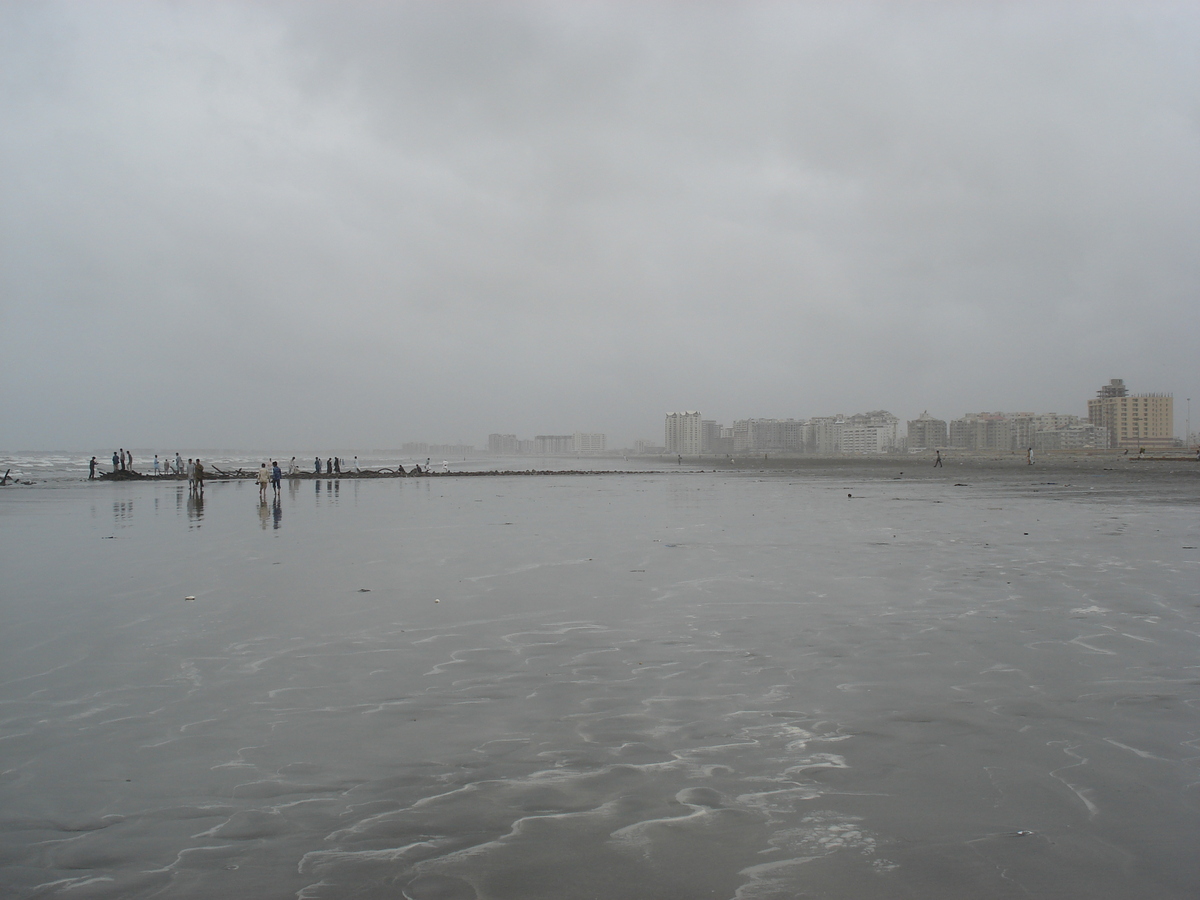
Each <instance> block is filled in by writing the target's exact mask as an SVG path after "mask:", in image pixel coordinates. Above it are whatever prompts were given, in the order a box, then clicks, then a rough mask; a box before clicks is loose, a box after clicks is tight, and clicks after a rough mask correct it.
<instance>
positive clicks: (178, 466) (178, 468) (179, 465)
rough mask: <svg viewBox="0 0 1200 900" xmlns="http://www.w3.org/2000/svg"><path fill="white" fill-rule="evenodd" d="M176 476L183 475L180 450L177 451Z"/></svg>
mask: <svg viewBox="0 0 1200 900" xmlns="http://www.w3.org/2000/svg"><path fill="white" fill-rule="evenodd" d="M175 474H176V475H182V474H183V460H182V459H181V458H180V456H179V451H178V450H176V451H175Z"/></svg>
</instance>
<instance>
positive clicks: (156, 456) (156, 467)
mask: <svg viewBox="0 0 1200 900" xmlns="http://www.w3.org/2000/svg"><path fill="white" fill-rule="evenodd" d="M160 474H161V473H160V472H159V471H158V454H157V453H155V454H154V477H155V478H157V477H158V476H159V475H160Z"/></svg>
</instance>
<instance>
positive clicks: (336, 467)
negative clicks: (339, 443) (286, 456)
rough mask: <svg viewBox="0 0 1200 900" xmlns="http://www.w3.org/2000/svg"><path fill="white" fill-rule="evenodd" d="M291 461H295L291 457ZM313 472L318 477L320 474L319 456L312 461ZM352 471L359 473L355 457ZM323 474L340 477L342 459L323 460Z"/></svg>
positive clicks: (334, 457)
mask: <svg viewBox="0 0 1200 900" xmlns="http://www.w3.org/2000/svg"><path fill="white" fill-rule="evenodd" d="M292 459H295V457H292ZM313 471H314V472H315V473H316V474H318V475H320V474H321V457H319V456H318V457H316V458H315V459H313ZM352 471H355V472H357V471H359V468H358V457H357V456H356V457H354V467H353V470H352ZM325 474H326V475H341V474H342V459H341V457H339V456H331V457H329V458H328V459H326V460H325Z"/></svg>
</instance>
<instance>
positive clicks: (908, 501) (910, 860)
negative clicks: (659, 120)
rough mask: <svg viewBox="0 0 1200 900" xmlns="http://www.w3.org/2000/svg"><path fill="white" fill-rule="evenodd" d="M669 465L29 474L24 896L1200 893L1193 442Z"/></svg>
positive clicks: (21, 753)
mask: <svg viewBox="0 0 1200 900" xmlns="http://www.w3.org/2000/svg"><path fill="white" fill-rule="evenodd" d="M185 455H186V454H185ZM434 462H435V463H440V460H435V461H434ZM567 463H570V464H571V465H570V466H568V465H567ZM576 463H577V461H570V460H569V461H566V462H565V463H564V464H563V465H562V466H561V467H560V468H568V467H581V466H577V465H576ZM533 465H534V464H531V467H533ZM605 467H606V468H612V469H627V468H632V466H626V464H625V462H624V461H622V460H620V459H617V460H615V461H611V462H610V463H609V464H606V465H605ZM475 468H476V469H478V468H479V467H478V466H476V467H475ZM538 468H542V467H541V466H538ZM597 468H599V467H597ZM645 468H646V471H640V472H631V471H613V472H597V473H595V474H591V475H585V476H579V475H568V474H566V473H553V472H546V473H544V474H539V475H537V476H536V477H528V476H519V475H496V476H494V477H489V478H477V477H474V478H456V477H444V476H443V477H426V478H389V479H354V478H343V479H336V478H320V479H315V478H314V479H306V480H303V481H300V480H294V481H287V480H285V483H284V485H283V490H282V496H281V497H280V498H279V500H278V502H276V501H273V500H269V501H268V502H267V503H266V504H260V503H259V502H258V496H257V491H256V490H255V487H254V485H253V484H251V483H249V482H246V481H236V480H234V481H225V482H221V481H217V482H214V483H211V484H210V485H209V486H208V487H207V488H206V490H205V492H204V496H203V499H202V500H198V499H197V498H196V497H194V496H192V495H190V494H189V492H188V490H187V488H186V485H184V484H182V483H178V482H173V481H169V480H160V481H157V482H156V481H154V480H153V479H149V480H144V481H137V482H129V483H103V484H99V483H86V482H82V481H80V480H78V478H73V479H58V480H50V481H47V482H46V483H43V484H40V485H33V486H25V485H18V486H16V487H15V488H14V487H12V486H9V487H6V488H4V489H3V492H0V546H3V547H4V555H5V566H4V568H5V577H4V588H3V592H2V597H0V614H2V619H3V622H4V627H3V629H0V825H2V837H0V886H2V887H3V891H2V892H3V893H4V894H5V896H13V897H20V898H32V897H56V896H64V897H67V896H69V897H71V898H93V897H97V898H98V897H103V898H110V897H111V898H116V897H121V898H131V897H133V898H142V897H145V898H149V897H173V898H175V897H181V898H201V897H204V898H210V897H222V898H285V897H286V898H335V897H336V898H343V897H355V896H357V897H377V896H395V897H406V898H410V900H435V898H436V900H472V898H477V900H484V898H488V900H510V898H511V900H518V898H519V900H532V898H546V900H550V898H555V900H564V898H572V900H573V898H585V897H597V898H614V900H635V898H636V900H644V898H662V900H676V898H678V900H691V898H696V897H716V898H721V900H783V898H796V897H812V898H817V897H821V898H850V897H853V898H856V900H863V898H867V900H870V898H879V900H883V898H889V900H891V898H904V897H913V898H922V900H943V898H944V900H951V898H955V900H958V898H962V897H968V896H969V897H973V898H1005V900H1007V898H1018V897H1021V898H1026V897H1031V896H1033V897H1087V898H1112V900H1118V898H1120V900H1127V898H1130V897H1154V898H1166V900H1171V898H1181V900H1182V898H1192V897H1195V896H1196V894H1197V892H1198V891H1200V873H1198V872H1197V869H1196V866H1195V863H1194V860H1193V851H1192V847H1193V846H1194V844H1195V841H1196V838H1197V836H1198V835H1200V827H1198V826H1200V808H1198V797H1197V789H1198V788H1197V785H1198V784H1200V772H1198V767H1197V762H1196V760H1197V757H1198V751H1200V715H1198V709H1197V707H1198V705H1200V680H1198V678H1197V676H1198V673H1200V664H1198V663H1197V654H1196V650H1197V643H1198V640H1200V592H1198V591H1197V587H1196V585H1197V584H1200V549H1197V548H1198V547H1200V517H1198V516H1197V511H1198V509H1200V465H1197V464H1196V463H1194V462H1192V461H1189V460H1183V459H1181V460H1171V461H1161V462H1160V461H1138V462H1129V461H1126V460H1121V459H1118V458H1116V457H1111V456H1110V457H1105V458H1103V459H1082V460H1076V459H1074V458H1072V459H1061V460H1047V461H1042V460H1039V461H1038V463H1037V464H1036V465H1034V466H1027V465H1025V461H1024V458H1023V457H1022V458H1020V459H993V460H982V459H972V460H966V459H956V458H955V457H953V456H949V457H947V459H946V464H945V467H944V468H939V469H933V468H931V467H930V465H929V461H928V460H925V459H919V458H911V457H896V458H889V459H887V460H881V461H878V462H876V461H871V462H863V461H861V460H847V459H842V460H840V461H837V462H824V461H822V462H819V463H818V462H812V463H811V464H809V465H802V464H800V463H796V464H792V465H788V464H786V463H784V462H782V461H776V462H773V461H770V460H768V461H766V463H765V464H763V465H755V466H751V464H750V463H749V462H748V461H739V464H730V465H725V464H721V463H719V462H704V461H702V462H701V463H700V464H698V465H689V466H664V465H662V464H656V465H654V466H651V465H646V466H645Z"/></svg>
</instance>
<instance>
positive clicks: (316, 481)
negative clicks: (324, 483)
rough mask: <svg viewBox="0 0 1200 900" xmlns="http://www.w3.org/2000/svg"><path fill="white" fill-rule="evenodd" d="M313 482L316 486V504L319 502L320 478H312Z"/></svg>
mask: <svg viewBox="0 0 1200 900" xmlns="http://www.w3.org/2000/svg"><path fill="white" fill-rule="evenodd" d="M313 484H315V485H316V486H317V503H318V505H319V504H320V502H321V479H320V478H314V479H313Z"/></svg>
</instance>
